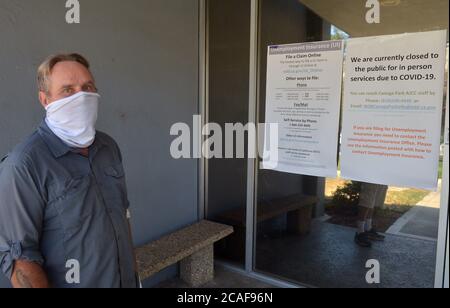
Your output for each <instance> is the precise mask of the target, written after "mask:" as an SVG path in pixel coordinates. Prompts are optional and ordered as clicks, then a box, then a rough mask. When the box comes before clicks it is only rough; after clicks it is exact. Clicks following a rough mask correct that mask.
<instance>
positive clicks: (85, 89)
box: [84, 85, 97, 92]
mask: <svg viewBox="0 0 450 308" xmlns="http://www.w3.org/2000/svg"><path fill="white" fill-rule="evenodd" d="M84 91H85V92H96V91H97V88H95V87H94V86H93V85H88V86H86V87H85V88H84Z"/></svg>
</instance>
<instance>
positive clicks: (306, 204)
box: [219, 194, 319, 235]
mask: <svg viewBox="0 0 450 308" xmlns="http://www.w3.org/2000/svg"><path fill="white" fill-rule="evenodd" d="M318 200H319V199H318V198H317V197H315V196H306V195H299V194H297V195H291V196H288V197H283V198H279V199H274V200H271V201H264V200H262V201H260V202H259V204H258V211H257V212H258V213H257V215H256V217H257V222H258V223H261V222H264V221H266V220H269V219H272V218H276V217H278V216H281V215H283V214H287V229H288V231H289V232H290V233H295V234H298V235H305V234H308V233H309V230H310V229H311V220H312V209H313V207H314V205H315V204H316V203H317V202H318ZM219 219H220V221H223V222H224V223H227V224H230V225H232V226H235V227H245V225H246V209H245V208H243V207H241V208H238V209H235V210H231V211H228V212H225V213H223V214H221V215H220V218H219Z"/></svg>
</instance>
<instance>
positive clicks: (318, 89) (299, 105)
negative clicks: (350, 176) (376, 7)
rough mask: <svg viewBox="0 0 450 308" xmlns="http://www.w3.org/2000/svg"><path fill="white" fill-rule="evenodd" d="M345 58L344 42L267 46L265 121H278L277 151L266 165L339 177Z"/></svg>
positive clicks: (274, 168)
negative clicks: (338, 154)
mask: <svg viewBox="0 0 450 308" xmlns="http://www.w3.org/2000/svg"><path fill="white" fill-rule="evenodd" d="M342 62H343V42H342V41H329V42H317V43H303V44H294V45H282V46H269V49H268V60H267V96H266V123H277V124H278V129H279V138H278V149H279V152H278V158H277V159H278V160H277V161H276V162H274V161H270V160H269V161H268V160H265V161H264V162H263V164H262V168H263V169H272V170H276V171H280V172H288V173H294V174H303V175H311V176H320V177H336V175H337V147H338V131H339V115H340V102H341V84H342ZM265 144H266V145H267V144H269V141H268V140H267V138H266V140H265Z"/></svg>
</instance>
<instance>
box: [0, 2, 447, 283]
mask: <svg viewBox="0 0 450 308" xmlns="http://www.w3.org/2000/svg"><path fill="white" fill-rule="evenodd" d="M63 2H64V1H57V0H41V1H39V2H37V1H26V0H20V1H17V0H0V93H1V94H0V107H1V110H2V111H1V112H0V156H2V155H6V154H7V153H8V151H9V150H10V149H11V148H12V147H13V146H14V145H15V144H17V143H18V142H20V141H21V140H22V139H23V138H25V137H26V136H27V135H29V134H31V133H32V132H33V131H34V130H35V129H36V128H37V127H38V125H39V123H40V121H41V120H42V118H43V116H44V112H43V110H42V109H41V107H40V105H39V103H38V101H37V88H36V85H35V71H36V69H37V66H38V65H39V63H40V62H41V61H42V60H43V59H44V58H45V57H47V56H48V55H50V54H53V53H55V52H59V51H76V52H79V53H81V54H83V55H85V56H86V57H87V58H88V59H89V60H90V62H91V64H92V67H93V73H94V75H95V77H96V79H97V83H98V85H99V88H100V91H101V94H102V105H101V111H100V118H99V129H100V130H102V131H105V132H108V133H109V134H110V135H111V136H113V137H114V138H115V139H116V140H117V142H118V143H119V145H120V146H121V149H122V152H123V153H122V154H123V157H124V164H125V168H126V173H127V180H128V190H129V197H130V202H131V209H132V210H131V212H132V228H133V234H134V241H135V245H136V246H140V245H142V244H145V243H148V242H150V241H153V240H155V239H158V238H159V237H161V236H163V235H165V234H168V233H170V232H173V231H175V230H177V229H179V228H182V227H185V226H187V225H190V224H192V223H194V222H197V221H199V220H201V219H205V218H206V219H209V220H214V221H219V222H224V223H226V222H227V221H226V219H224V217H223V216H224V213H227V212H229V211H232V210H240V211H241V213H243V215H244V216H242V217H241V220H242V221H245V223H243V224H242V225H243V228H242V229H240V232H236V233H235V236H234V237H232V238H230V239H229V240H228V242H226V243H222V244H219V245H217V247H216V254H217V257H218V260H220V261H219V262H221V263H224V264H226V265H227V266H229V267H233V268H236V269H239V270H241V271H242V272H244V273H247V274H248V275H252V276H254V277H256V276H257V277H258V278H260V279H264V280H266V281H270V282H272V283H275V284H278V285H281V286H292V285H295V286H297V285H314V284H316V285H315V286H319V287H320V286H327V283H325V282H323V285H322V284H321V282H320V281H321V280H319V281H314V279H310V277H309V275H310V274H311V273H306V272H302V271H300V270H298V271H296V270H295V267H296V265H295V263H290V266H292V269H293V270H292V272H298V273H297V274H296V275H294V276H293V275H291V274H290V273H286V270H283V269H275V268H273V267H271V266H269V265H268V264H271V263H272V262H274V260H275V259H274V256H270V252H268V251H270V250H271V249H273V248H274V247H278V246H275V244H273V243H272V244H273V245H272V244H270V242H269V243H267V242H265V241H264V238H265V236H266V234H273V232H274V230H275V232H276V230H278V228H279V227H280V226H283V225H285V224H286V218H283V217H282V218H275V219H273V220H270V221H261V222H260V221H258V219H257V217H258V207H257V204H260V201H261V200H277V199H279V198H282V197H285V196H289V195H293V194H306V195H310V196H316V197H317V198H318V199H319V204H318V206H316V208H315V209H314V211H313V213H312V215H313V216H314V217H315V218H321V217H323V215H324V212H325V205H324V201H325V200H324V198H325V196H324V194H325V179H323V178H316V177H309V176H299V175H292V174H281V173H274V172H270V171H267V170H259V168H258V164H259V161H258V159H211V160H207V159H202V158H200V159H173V158H172V157H171V153H170V147H171V144H172V142H173V140H174V136H171V135H170V130H171V127H172V125H173V124H175V123H188V124H190V125H191V128H192V129H193V125H194V124H192V122H193V120H192V119H193V116H195V115H200V118H201V122H202V124H204V123H208V122H215V123H218V124H221V125H223V124H225V123H244V124H245V123H248V122H255V123H259V122H264V106H265V89H266V87H265V86H266V84H265V82H266V81H265V74H266V65H267V63H266V61H265V59H266V56H267V55H266V53H267V46H268V45H272V44H288V43H300V42H312V41H322V40H329V39H331V38H332V36H333V35H334V34H335V33H333V31H332V26H335V27H337V28H339V29H341V30H343V31H345V33H346V34H347V35H349V36H350V37H365V36H375V35H387V34H399V33H405V32H410V33H411V32H424V31H430V30H443V29H448V4H449V3H448V1H447V0H427V1H425V0H424V1H411V0H401V1H400V0H397V1H383V0H381V1H380V2H381V12H380V14H381V22H380V23H379V24H369V23H368V22H367V21H366V19H365V16H366V14H367V11H368V9H369V7H366V6H365V5H363V4H362V1H359V0H355V1H348V0H332V1H330V0H323V1H317V0H300V1H298V0H281V1H280V0H226V1H225V0H134V1H129V2H124V1H119V0H96V1H80V4H81V15H80V17H81V19H80V23H79V24H70V23H67V21H66V19H65V16H66V13H67V8H66V7H65V5H64V3H63ZM447 117H448V110H447ZM447 121H448V119H447ZM446 131H447V132H448V124H447V130H446ZM444 151H445V153H446V154H445V155H446V158H445V159H444V167H443V170H444V178H443V185H442V187H443V188H444V191H443V193H442V196H443V197H442V200H441V204H440V212H439V221H436V224H439V230H438V237H437V239H436V241H434V242H433V241H431V244H430V242H427V245H428V246H426V247H429V249H430V251H427V252H426V253H424V254H419V255H417V256H416V258H419V259H420V258H427V256H428V257H429V256H434V255H436V260H437V261H436V262H435V261H434V260H433V261H432V264H431V265H430V264H427V268H428V269H429V268H430V267H433V273H432V274H433V279H434V278H435V279H434V280H435V282H434V281H433V283H432V285H434V286H436V287H442V286H444V285H445V286H446V287H448V277H449V274H448V264H449V263H448V262H449V261H448V137H447V139H446V146H444ZM445 200H446V201H445ZM225 216H226V215H225ZM260 235H261V236H260ZM343 236H344V235H343ZM339 240H342V238H340V239H339ZM336 241H337V239H336ZM350 241H351V239H350ZM276 245H281V244H280V243H278V244H276ZM411 245H412V244H411ZM306 247H309V248H307V249H311V253H312V250H313V247H314V245H313V246H306ZM427 249H428V248H427ZM330 253H332V252H330ZM334 253H336V252H334ZM287 254H288V252H286V255H285V254H284V253H281V254H280V256H278V257H277V258H276V260H278V262H280V263H283V262H284V261H286V260H288V259H285V258H284V257H285V256H287ZM322 257H323V258H324V259H323V260H322V259H320V258H318V259H319V260H318V261H317V262H318V263H319V264H318V265H319V266H320V263H321V262H324V263H325V262H330V261H325V259H326V257H324V256H322ZM337 259H338V258H337ZM422 261H423V260H422ZM286 262H288V261H286ZM289 262H290V261H289ZM331 263H332V262H331ZM417 264H421V262H418V263H417ZM338 266H339V265H336V267H338ZM434 268H436V270H434ZM335 270H337V271H338V269H337V268H335ZM363 270H364V267H363ZM406 271H407V270H406V269H405V273H406ZM413 271H414V269H413ZM177 272H178V268H177V267H176V266H172V267H170V268H168V269H166V270H164V271H163V272H161V273H159V274H157V275H156V276H155V277H154V278H152V279H150V280H149V281H146V282H145V285H146V286H153V285H155V284H157V283H158V282H160V281H163V280H165V279H168V278H171V277H174V276H176V275H177ZM302 273H304V275H303V276H302ZM422 274H423V275H425V276H426V275H427V273H418V274H417V275H418V276H419V275H422ZM318 275H323V276H326V274H325V273H321V272H318ZM338 276H339V277H342V280H344V279H345V278H344V275H343V274H342V275H341V274H338ZM405 277H406V276H405ZM405 277H403V278H405ZM428 278H429V277H428ZM361 279H362V280H363V277H362V278H361ZM392 279H393V281H390V284H389V286H404V285H405V283H403V282H402V281H396V280H395V279H394V278H392ZM396 279H399V280H402V272H400V273H397V274H396ZM405 279H406V278H405ZM325 280H326V279H325V278H324V280H323V281H325ZM419 280H420V279H419ZM357 284H359V285H363V286H364V281H362V282H357ZM8 285H9V283H8V282H7V281H6V280H5V279H4V277H1V276H0V287H8ZM344 285H347V284H345V283H344ZM432 285H431V286H432ZM348 286H351V284H348ZM428 286H430V284H428Z"/></svg>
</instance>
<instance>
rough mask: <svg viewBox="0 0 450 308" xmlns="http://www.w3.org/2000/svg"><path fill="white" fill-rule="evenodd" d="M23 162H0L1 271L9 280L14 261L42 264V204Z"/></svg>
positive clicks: (41, 199)
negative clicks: (40, 240) (40, 243)
mask: <svg viewBox="0 0 450 308" xmlns="http://www.w3.org/2000/svg"><path fill="white" fill-rule="evenodd" d="M30 170H31V168H30V167H29V166H27V165H26V164H25V163H18V164H14V163H8V161H7V160H6V161H5V162H3V163H0V270H1V271H2V272H3V273H4V274H5V275H6V277H8V278H11V276H12V270H13V264H14V261H16V260H26V261H30V262H37V263H39V264H42V263H43V261H44V260H43V258H42V254H41V252H40V250H39V238H40V234H41V231H42V224H43V216H44V204H45V203H44V201H43V198H42V196H41V194H40V192H39V189H38V184H37V183H36V181H35V179H34V178H33V176H32V172H30Z"/></svg>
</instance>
